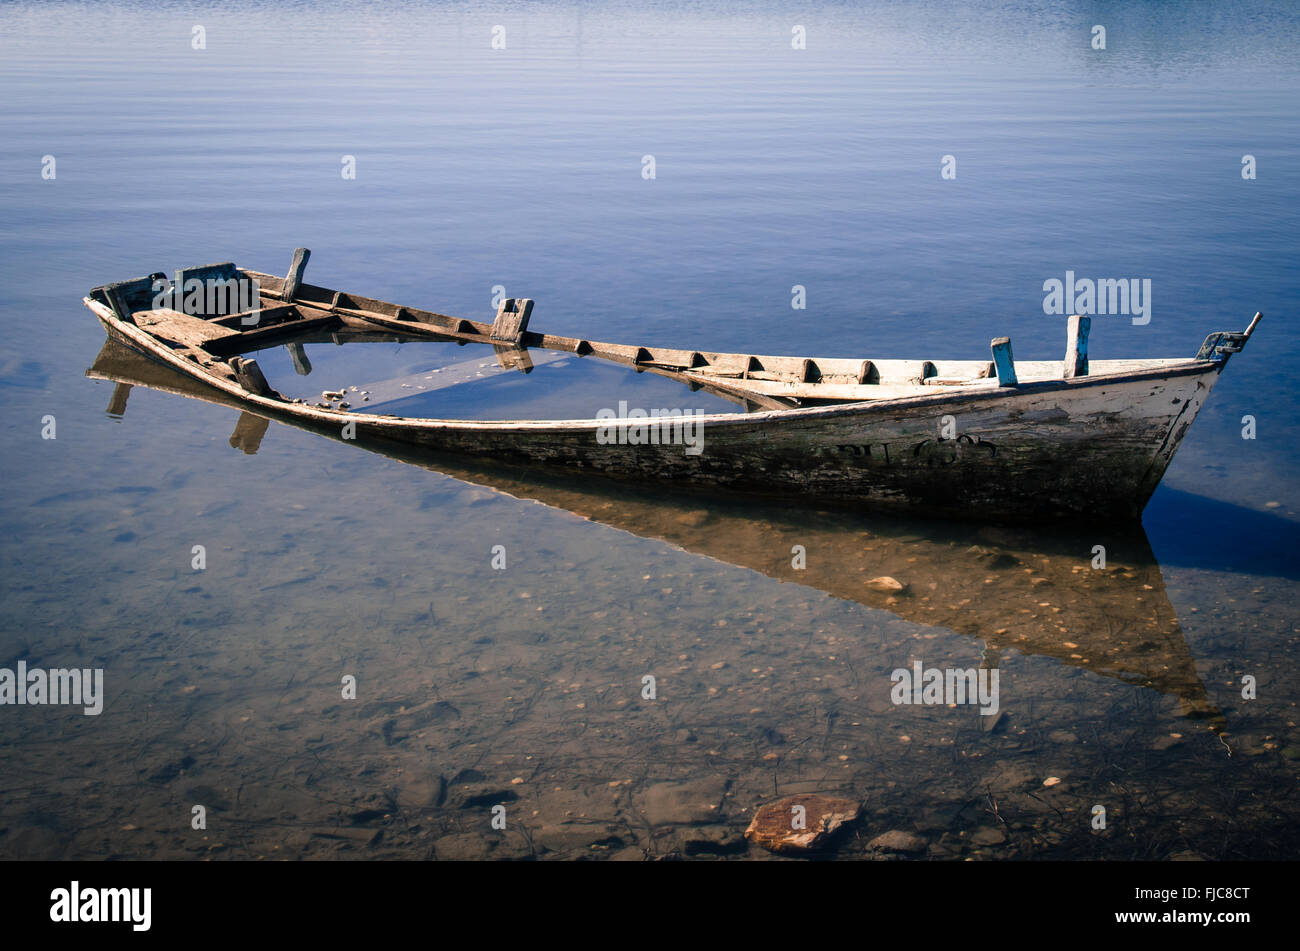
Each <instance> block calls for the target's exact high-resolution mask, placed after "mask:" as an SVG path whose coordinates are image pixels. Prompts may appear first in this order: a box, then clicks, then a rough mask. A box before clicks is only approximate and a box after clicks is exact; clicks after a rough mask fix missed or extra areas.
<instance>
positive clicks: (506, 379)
mask: <svg viewBox="0 0 1300 951" xmlns="http://www.w3.org/2000/svg"><path fill="white" fill-rule="evenodd" d="M294 346H295V348H297V347H301V350H299V351H297V352H295V350H291V349H290V348H289V347H284V346H281V347H272V348H269V349H267V350H261V351H259V352H257V353H256V354H255V356H256V358H257V362H258V365H259V366H260V367H261V368H262V372H263V373H264V374H265V375H266V378H267V382H268V383H270V385H271V386H272V387H274V388H275V389H276V390H278V391H279V392H281V393H283V394H284V395H285V396H286V397H288V398H289V399H301V400H303V401H304V402H306V403H313V404H316V403H322V402H323V399H322V394H323V393H330V394H337V393H340V392H341V393H342V394H343V401H345V402H347V403H348V404H349V407H350V409H351V410H352V411H353V412H360V413H371V412H373V413H391V414H393V415H397V416H416V417H429V418H434V419H476V420H489V419H591V418H592V417H594V416H596V414H597V413H598V412H599V411H600V410H601V409H605V408H609V409H612V410H614V411H615V412H617V410H618V404H619V401H620V400H622V401H626V403H627V405H628V406H632V407H640V408H642V409H646V410H649V409H657V408H664V409H681V410H687V409H691V410H697V411H701V412H708V413H733V412H736V411H737V409H738V407H737V405H736V404H735V403H734V402H730V401H728V400H725V399H722V398H721V397H719V396H714V395H711V394H710V393H708V392H706V391H704V390H698V391H696V392H691V391H690V389H689V388H688V387H686V386H683V385H682V384H680V383H678V382H676V381H675V380H671V379H668V378H665V377H662V376H658V375H656V374H653V373H647V372H644V371H641V372H638V371H637V370H635V369H633V368H632V367H625V366H619V365H617V364H613V363H608V362H605V361H600V360H590V359H580V358H579V357H577V356H574V355H572V354H565V353H556V352H554V351H546V350H530V351H528V356H527V358H526V359H527V361H528V364H529V365H530V368H529V369H527V372H524V370H523V369H522V368H520V367H519V366H511V365H504V366H503V364H502V361H501V360H498V359H497V356H496V354H494V352H493V351H492V349H490V348H488V347H484V346H461V345H458V344H456V343H454V342H441V341H430V340H409V341H405V342H397V341H396V340H393V341H384V342H368V343H364V344H362V343H355V342H351V343H344V344H343V345H341V346H340V345H337V344H334V343H332V342H325V343H309V344H295V345H294ZM304 356H305V357H306V362H304V361H303V359H302V358H303V357H304ZM308 368H310V372H309V373H306V374H304V373H303V370H305V369H308ZM363 394H364V395H363ZM338 403H339V401H338V400H334V401H333V403H332V405H335V406H337V405H338Z"/></svg>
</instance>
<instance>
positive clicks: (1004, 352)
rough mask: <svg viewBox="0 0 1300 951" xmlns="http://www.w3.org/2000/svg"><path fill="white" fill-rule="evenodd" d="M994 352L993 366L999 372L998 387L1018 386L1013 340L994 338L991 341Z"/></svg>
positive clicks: (990, 345)
mask: <svg viewBox="0 0 1300 951" xmlns="http://www.w3.org/2000/svg"><path fill="white" fill-rule="evenodd" d="M989 349H990V350H991V351H993V366H994V367H996V368H997V371H998V386H1015V385H1016V362H1015V360H1013V359H1012V357H1011V338H1010V337H994V338H993V339H992V340H991V341H989Z"/></svg>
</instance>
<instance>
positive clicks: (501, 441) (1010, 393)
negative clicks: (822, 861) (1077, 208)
mask: <svg viewBox="0 0 1300 951" xmlns="http://www.w3.org/2000/svg"><path fill="white" fill-rule="evenodd" d="M309 256H310V252H309V251H308V250H306V249H305V248H299V249H298V250H297V251H296V252H295V254H294V258H293V263H292V265H291V267H290V270H289V273H288V274H287V276H285V277H278V276H275V275H272V274H266V273H262V272H258V271H252V270H248V269H241V268H237V267H236V266H235V265H234V264H232V263H223V264H215V265H209V266H206V267H198V268H189V269H184V270H180V271H177V272H176V275H175V278H174V279H168V278H167V276H166V275H165V274H164V273H161V272H158V273H155V274H151V275H149V276H147V277H142V278H138V279H135V280H131V281H123V282H119V283H115V284H107V285H104V286H101V287H97V288H95V289H94V290H92V291H91V292H90V294H89V295H88V296H87V297H86V298H85V303H86V306H88V307H89V308H90V309H91V311H92V312H93V313H94V314H95V316H96V317H97V318H98V319H99V320H100V322H101V323H102V324H103V325H104V327H105V329H106V330H107V332H108V334H109V335H110V336H111V337H113V338H114V339H117V340H119V341H121V342H122V343H124V344H126V345H127V346H128V347H130V348H132V349H134V350H137V351H138V352H140V353H141V354H143V355H145V356H147V357H149V358H151V359H153V360H156V361H158V362H160V363H163V364H165V365H167V366H169V367H171V368H173V369H176V370H178V371H180V372H181V373H183V374H185V375H187V376H189V377H191V378H193V379H195V380H197V381H199V382H202V383H204V384H207V385H209V386H212V387H215V388H216V389H218V390H220V391H222V392H223V393H225V394H227V395H229V396H232V397H234V398H235V399H236V400H238V401H239V402H240V404H241V405H243V406H245V407H246V408H247V409H248V410H249V411H250V412H252V413H254V414H256V415H260V416H263V417H266V418H272V419H274V418H279V419H285V420H293V421H296V422H299V423H306V424H310V425H311V426H313V427H328V428H334V429H337V430H339V431H340V432H341V433H342V434H343V435H344V437H345V438H349V439H358V440H363V439H364V440H365V441H367V442H374V441H380V442H390V443H394V444H401V445H406V446H409V447H413V448H417V449H422V450H427V451H429V452H431V453H436V454H439V455H442V454H452V455H459V456H465V457H474V458H479V459H488V460H493V461H496V462H501V463H506V464H517V465H530V466H533V465H538V466H546V467H562V468H570V469H577V470H581V471H585V472H594V473H599V474H601V475H604V476H609V477H613V478H618V479H628V480H633V481H639V482H667V483H674V484H677V483H680V484H695V485H703V486H708V487H715V488H724V489H728V490H738V491H743V492H751V493H759V494H768V495H789V494H790V493H798V494H799V495H801V496H808V497H814V498H819V499H824V500H827V501H831V502H837V503H842V504H852V505H864V506H867V507H874V508H885V509H895V510H909V511H911V512H914V513H920V514H930V515H937V516H943V517H958V518H972V519H978V520H984V521H1017V520H1020V521H1023V520H1036V519H1043V518H1051V519H1095V518H1096V517H1098V516H1106V517H1110V518H1116V519H1121V520H1127V521H1131V520H1136V519H1138V518H1139V517H1140V515H1141V512H1142V509H1143V508H1144V507H1145V505H1146V503H1147V500H1148V499H1149V498H1150V497H1151V494H1152V492H1154V490H1155V488H1156V486H1157V485H1158V484H1159V482H1160V479H1161V477H1162V476H1163V475H1164V472H1165V469H1166V468H1167V467H1168V465H1169V462H1170V460H1171V459H1172V458H1173V456H1174V453H1175V452H1176V451H1177V449H1178V446H1179V444H1180V443H1181V441H1182V439H1183V437H1184V436H1185V435H1186V433H1187V430H1188V427H1190V425H1191V423H1192V420H1193V419H1194V418H1195V417H1196V414H1197V412H1198V411H1199V410H1200V408H1201V406H1202V405H1203V404H1204V402H1205V399H1206V397H1207V396H1208V395H1209V392H1210V389H1211V388H1212V387H1213V385H1214V383H1215V381H1216V380H1217V378H1218V375H1219V373H1220V372H1222V370H1223V368H1224V366H1225V365H1226V364H1227V362H1228V359H1229V357H1230V356H1231V355H1232V354H1233V353H1237V352H1239V351H1240V350H1241V349H1242V348H1243V347H1244V346H1245V344H1246V342H1247V341H1248V340H1249V339H1250V336H1251V334H1252V333H1253V332H1254V330H1255V327H1256V326H1257V324H1258V322H1259V320H1260V315H1259V314H1256V315H1255V317H1254V319H1253V320H1252V321H1251V322H1250V325H1249V326H1248V327H1247V329H1246V330H1245V331H1242V332H1239V333H1237V332H1217V333H1212V334H1210V335H1209V336H1208V337H1207V338H1206V339H1205V342H1204V343H1203V344H1202V346H1201V348H1200V350H1199V351H1198V352H1197V354H1196V355H1195V356H1194V357H1190V358H1173V359H1135V360H1096V361H1091V362H1090V361H1089V359H1088V350H1087V338H1088V329H1089V319H1088V318H1087V317H1078V316H1076V317H1071V318H1069V322H1068V339H1067V347H1066V355H1065V359H1064V360H1063V361H1059V362H1058V361H1021V362H1019V363H1017V362H1016V361H1015V360H1014V358H1013V355H1012V351H1011V343H1010V341H1009V340H1008V339H1007V338H1005V337H1001V338H996V339H994V340H993V341H992V342H991V344H990V351H991V357H992V359H991V360H965V361H930V360H878V359H874V358H871V359H865V358H864V359H845V358H817V357H783V356H763V355H756V354H748V353H713V352H708V351H700V350H682V349H670V348H664V347H649V346H630V345H622V344H611V343H601V342H598V341H593V340H585V339H579V338H575V337H565V336H559V335H555V334H547V333H538V332H535V331H533V330H530V329H529V320H530V317H531V314H532V309H533V302H532V301H531V300H528V299H509V300H505V301H503V302H502V303H501V305H500V308H499V310H498V313H497V316H496V319H495V321H493V323H491V324H488V323H480V322H476V321H472V320H466V319H464V318H458V317H451V316H447V315H445V314H439V313H434V312H431V311H426V310H418V309H415V308H410V307H403V306H399V305H397V304H390V303H388V302H386V301H381V300H375V299H373V298H368V297H361V296H358V295H355V294H348V293H345V292H342V291H336V290H332V289H329V288H325V287H318V286H315V285H312V284H307V283H304V281H303V272H304V269H305V267H306V264H307V260H308V258H309ZM250 287H251V288H253V290H252V291H251V292H247V293H240V292H241V291H244V290H245V289H247V288H250ZM339 334H345V335H348V336H350V337H352V338H354V339H364V338H366V337H368V336H370V337H373V338H374V339H391V338H392V337H393V336H397V337H399V338H400V339H404V340H416V339H424V340H436V341H455V342H458V343H464V344H481V345H486V346H491V347H492V348H493V351H494V353H495V356H496V359H497V361H498V363H499V364H500V365H501V366H502V367H510V368H514V369H518V370H521V371H524V372H527V371H528V370H529V369H531V368H532V366H533V359H534V355H543V356H544V355H546V354H557V353H558V354H571V355H574V356H577V357H588V358H593V359H597V360H603V361H609V362H611V363H615V364H621V365H623V366H626V367H631V368H634V369H635V370H636V371H638V372H649V373H654V374H658V375H660V376H663V377H666V378H669V379H671V380H675V381H677V382H680V383H683V384H686V385H687V386H689V387H690V388H691V390H705V391H707V392H709V393H711V394H714V395H716V396H720V397H722V398H724V399H726V400H729V401H731V402H733V403H736V404H737V405H738V408H739V409H738V411H736V412H728V413H709V414H704V415H691V414H689V413H688V414H687V415H685V416H681V415H676V416H665V417H660V416H658V415H657V412H656V411H653V410H649V409H638V408H634V409H633V410H632V411H631V412H628V413H626V415H624V413H623V412H622V410H623V407H620V414H619V415H618V416H617V417H614V416H613V414H612V411H610V412H608V413H601V414H598V416H596V417H593V418H586V419H564V420H527V419H517V420H501V421H479V420H466V419H431V418H417V417H410V416H398V415H390V414H384V413H380V412H376V411H375V409H376V408H377V407H366V408H365V409H362V408H357V407H353V406H351V405H350V404H349V403H348V402H347V401H346V400H345V399H344V394H333V395H331V394H328V393H327V394H323V396H324V400H323V402H320V403H312V402H308V401H304V400H302V399H291V398H289V397H286V396H284V395H283V394H282V393H280V392H278V391H277V390H275V389H274V388H272V387H271V386H270V384H269V383H268V382H267V380H266V377H265V376H264V374H263V373H262V371H261V369H260V368H259V367H258V365H257V362H256V360H254V359H250V358H249V357H248V356H247V354H250V353H254V352H257V351H260V350H264V349H267V348H270V347H278V346H280V345H284V344H287V345H289V346H290V348H291V351H292V349H293V347H294V346H295V345H300V344H301V342H303V341H305V340H320V339H329V338H330V337H331V336H337V335H339ZM297 352H298V353H299V354H301V352H302V351H301V347H300V346H299V349H298V351H297ZM611 402H612V401H611Z"/></svg>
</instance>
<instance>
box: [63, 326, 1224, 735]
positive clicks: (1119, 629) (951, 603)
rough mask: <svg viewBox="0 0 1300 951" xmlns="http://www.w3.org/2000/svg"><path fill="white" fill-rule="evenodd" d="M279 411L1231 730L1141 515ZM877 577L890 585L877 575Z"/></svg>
mask: <svg viewBox="0 0 1300 951" xmlns="http://www.w3.org/2000/svg"><path fill="white" fill-rule="evenodd" d="M342 339H343V342H344V343H350V342H354V341H355V340H356V338H355V337H353V336H351V335H348V336H345V337H343V338H342ZM364 340H365V338H362V341H364ZM86 375H87V376H88V377H90V378H91V379H95V380H105V381H111V382H113V383H115V384H116V386H115V387H114V389H113V393H112V396H111V397H110V399H109V402H108V410H107V411H108V414H109V415H110V416H112V417H114V418H116V419H122V418H124V416H125V414H126V408H127V402H128V399H129V398H130V393H131V390H132V388H133V387H137V386H140V387H146V388H148V389H152V390H157V391H161V392H165V393H173V394H177V395H180V396H184V397H188V398H190V399H198V400H202V401H204V402H207V403H211V404H215V405H217V406H222V407H227V408H230V409H232V410H234V411H235V412H237V413H238V418H237V419H236V420H235V422H234V430H233V432H232V433H231V436H230V440H229V442H230V446H231V447H232V448H233V449H237V450H240V451H242V452H244V453H245V454H248V455H254V454H256V452H257V451H258V449H259V447H260V446H261V443H262V440H263V438H264V437H265V435H266V433H267V430H268V428H269V419H268V417H267V416H260V415H257V414H254V413H251V412H249V411H247V410H246V409H244V408H243V404H242V401H241V400H239V399H238V398H236V397H234V396H231V395H230V394H229V393H227V392H224V391H222V390H219V389H217V388H215V387H213V386H210V385H207V384H203V383H200V382H198V381H197V380H195V379H194V378H193V377H191V376H189V375H187V374H182V373H179V372H177V371H176V370H173V369H169V368H167V367H164V366H161V365H160V364H158V363H157V362H155V361H153V360H149V359H147V358H145V357H144V356H142V355H140V354H139V353H137V352H135V351H133V350H130V349H128V348H127V347H124V346H123V345H122V344H120V343H118V342H117V341H115V340H112V339H110V340H107V341H105V343H104V346H103V348H102V349H101V350H100V352H99V355H98V356H97V357H96V358H95V362H94V365H93V366H91V367H90V368H89V369H88V370H87V371H86ZM282 418H283V417H282ZM149 422H150V421H149V420H148V419H146V420H145V423H146V425H147V424H148V423H149ZM284 422H285V423H286V424H287V425H290V426H293V427H295V428H298V429H304V430H307V431H311V432H316V433H318V434H320V435H322V436H325V437H326V438H330V439H333V440H335V441H342V442H346V444H348V445H351V446H355V447H357V448H360V449H364V450H367V451H372V452H375V453H378V454H381V455H382V456H383V457H385V458H388V459H394V460H396V461H399V462H402V463H406V464H409V465H415V466H419V467H421V468H422V469H425V470H428V471H431V472H435V473H438V474H441V475H445V476H449V477H451V478H453V479H457V480H459V481H461V482H463V483H466V484H467V485H472V486H479V487H482V488H485V489H489V490H491V491H493V492H497V493H501V494H504V495H508V496H511V497H513V498H516V499H528V500H532V501H535V502H539V503H541V504H542V505H546V506H548V507H550V508H552V509H555V510H558V511H565V512H569V513H571V514H573V515H575V516H577V517H579V518H582V519H585V520H588V521H591V522H596V523H599V524H601V525H606V526H608V527H610V528H614V529H617V530H619V531H624V532H628V533H630V534H632V535H636V536H638V537H641V538H646V539H653V540H658V541H661V542H663V543H666V544H668V545H671V546H673V547H675V548H679V549H681V550H683V551H686V552H689V553H691V554H695V555H699V556H704V557H708V558H713V559H715V560H717V561H720V562H725V563H727V564H731V565H736V566H738V567H742V568H746V569H749V570H751V571H754V572H758V573H760V574H762V575H765V576H767V577H769V578H773V579H775V580H777V581H782V582H788V583H791V584H797V585H801V586H804V587H806V588H809V589H814V590H818V591H822V592H825V593H826V594H828V595H830V596H831V597H834V598H838V599H841V600H844V601H852V602H856V603H858V604H862V605H864V606H866V607H869V608H872V609H875V610H880V611H886V612H889V613H890V614H893V615H895V616H896V617H899V618H902V619H904V620H907V621H912V622H914V623H917V624H921V625H925V626H927V627H942V628H946V629H948V630H951V631H953V632H954V633H957V634H961V635H964V636H967V637H970V638H972V639H973V640H975V641H977V642H978V644H979V649H980V653H981V663H982V664H983V665H985V666H993V667H996V666H1000V665H1001V657H1002V654H1003V652H1004V651H1008V650H1009V651H1013V652H1017V653H1020V654H1024V655H1028V656H1033V657H1043V658H1048V659H1051V660H1052V661H1054V662H1056V663H1059V664H1062V665H1064V666H1066V667H1073V668H1075V669H1077V670H1082V671H1087V672H1088V673H1089V674H1090V675H1095V676H1099V677H1108V678H1112V679H1115V680H1119V681H1122V682H1124V683H1126V684H1129V685H1131V686H1136V687H1142V688H1145V689H1150V690H1154V691H1156V692H1158V693H1160V694H1163V695H1165V696H1168V697H1172V698H1175V700H1176V701H1177V709H1178V711H1179V712H1180V713H1181V715H1182V716H1185V717H1187V718H1188V719H1191V720H1197V721H1202V722H1204V723H1205V725H1206V726H1207V727H1208V728H1209V729H1211V730H1213V731H1214V732H1222V731H1223V730H1224V729H1225V728H1226V718H1225V717H1224V715H1223V713H1222V712H1221V711H1220V710H1219V709H1218V707H1217V706H1216V705H1215V704H1214V702H1213V701H1212V699H1211V698H1210V696H1209V694H1208V691H1207V689H1206V686H1205V683H1204V681H1203V680H1202V678H1201V675H1200V672H1199V670H1198V667H1197V662H1196V658H1195V656H1194V655H1193V652H1192V650H1191V647H1190V646H1189V644H1188V642H1187V639H1186V637H1185V636H1184V634H1183V630H1182V627H1181V625H1180V623H1179V620H1178V615H1177V612H1176V611H1175V610H1174V606H1173V604H1172V603H1171V602H1170V599H1169V595H1168V592H1167V591H1166V589H1165V582H1164V577H1163V575H1162V574H1161V568H1160V564H1159V563H1158V562H1157V561H1156V558H1155V555H1154V554H1153V553H1152V551H1151V545H1150V543H1149V542H1148V540H1147V536H1146V533H1145V531H1144V530H1143V528H1142V526H1141V525H1133V524H1127V525H1126V524H1118V525H1106V526H1102V525H1097V524H1089V525H1088V526H1086V527H1084V526H1080V527H1077V528H1074V527H1071V526H1062V525H1051V526H1045V527H1038V526H1033V525H1016V526H1006V525H979V524H977V523H974V522H970V521H942V520H938V519H933V518H927V519H924V520H922V519H915V518H898V517H894V516H884V515H879V514H875V513H870V514H868V513H859V512H845V511H842V510H840V508H839V507H838V506H836V507H833V508H825V507H821V506H818V505H817V504H816V503H815V501H814V502H812V503H810V504H801V503H800V502H798V501H796V502H795V503H794V504H791V503H790V502H788V501H785V500H781V501H780V502H776V501H772V500H766V499H754V498H746V497H744V496H741V495H739V494H736V493H726V492H708V491H700V490H698V489H694V488H692V489H689V490H687V491H672V490H668V489H664V488H663V487H662V486H648V485H637V484H631V483H626V482H619V481H615V480H610V479H603V478H601V477H599V476H592V475H589V474H574V473H570V472H564V471H562V470H551V469H545V468H541V467H532V466H520V465H516V464H503V463H500V462H493V461H491V460H484V461H479V460H474V459H463V458H452V457H447V458H431V456H433V455H435V454H431V453H429V452H427V451H425V450H420V449H415V448H413V447H410V446H404V445H398V444H393V443H382V442H370V441H367V440H356V441H352V440H346V441H345V440H343V437H342V435H341V434H340V432H339V430H338V429H337V427H333V426H318V425H313V424H310V423H306V422H304V421H302V420H297V419H289V418H286V419H284ZM413 530H416V531H426V530H428V526H423V525H422V526H420V527H418V528H415V529H413ZM435 530H436V528H435ZM1099 543H1100V544H1104V545H1105V547H1106V551H1107V559H1106V565H1105V567H1104V568H1099V567H1097V566H1096V564H1095V561H1094V551H1095V549H1094V546H1095V545H1097V544H1099ZM796 546H798V547H797V548H796ZM797 550H801V551H803V552H804V553H805V555H806V557H805V558H803V559H800V560H799V561H798V563H796V560H795V559H793V558H792V557H791V556H792V555H793V554H794V552H795V551H797ZM884 576H888V577H889V578H890V579H891V580H894V581H896V582H897V584H896V585H889V584H882V583H881V579H882V578H883V577H884ZM895 576H896V577H895ZM916 636H917V635H916V633H915V632H910V633H909V632H898V631H894V632H891V633H890V634H889V637H888V639H886V640H884V641H882V642H881V643H880V644H879V645H878V647H877V650H878V656H879V657H883V658H886V659H885V660H884V661H882V663H883V664H884V666H885V667H886V668H888V667H891V666H899V665H904V664H905V663H906V662H907V658H908V656H910V655H909V654H908V653H906V652H907V651H909V650H911V649H914V648H915V640H914V639H915V637H916ZM864 643H867V641H866V640H864ZM972 646H974V645H972ZM971 659H972V660H973V659H974V658H973V656H972V658H971ZM976 719H977V720H978V719H979V718H978V717H976Z"/></svg>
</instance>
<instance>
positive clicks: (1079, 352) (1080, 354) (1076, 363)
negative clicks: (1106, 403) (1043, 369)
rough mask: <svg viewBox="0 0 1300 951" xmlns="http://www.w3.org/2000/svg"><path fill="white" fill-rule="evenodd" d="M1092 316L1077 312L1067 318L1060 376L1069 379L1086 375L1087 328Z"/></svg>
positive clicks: (1090, 324) (1090, 325)
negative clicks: (1063, 363) (1063, 361)
mask: <svg viewBox="0 0 1300 951" xmlns="http://www.w3.org/2000/svg"><path fill="white" fill-rule="evenodd" d="M1091 327H1092V318H1091V317H1084V316H1080V315H1078V314H1076V315H1074V316H1073V317H1071V318H1070V319H1069V321H1068V322H1067V324H1066V330H1065V367H1064V370H1063V373H1062V376H1064V377H1065V379H1067V380H1069V379H1072V378H1074V377H1076V376H1087V375H1088V330H1089V329H1090V328H1091Z"/></svg>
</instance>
